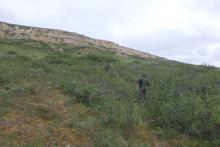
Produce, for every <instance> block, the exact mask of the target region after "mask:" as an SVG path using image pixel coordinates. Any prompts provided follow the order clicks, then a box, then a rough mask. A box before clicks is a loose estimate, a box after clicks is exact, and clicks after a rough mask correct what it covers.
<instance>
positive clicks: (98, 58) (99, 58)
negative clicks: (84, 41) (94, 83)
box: [85, 54, 117, 63]
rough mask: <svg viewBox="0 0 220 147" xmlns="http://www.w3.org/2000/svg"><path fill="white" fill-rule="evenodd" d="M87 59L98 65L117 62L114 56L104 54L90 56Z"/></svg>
mask: <svg viewBox="0 0 220 147" xmlns="http://www.w3.org/2000/svg"><path fill="white" fill-rule="evenodd" d="M85 58H86V59H89V60H91V61H95V62H98V63H114V62H116V61H117V59H116V58H114V57H113V56H112V55H102V54H88V55H87V56H86V57H85Z"/></svg>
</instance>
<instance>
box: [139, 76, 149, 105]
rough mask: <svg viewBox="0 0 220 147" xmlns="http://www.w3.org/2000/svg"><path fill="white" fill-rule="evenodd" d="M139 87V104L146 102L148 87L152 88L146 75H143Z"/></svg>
mask: <svg viewBox="0 0 220 147" xmlns="http://www.w3.org/2000/svg"><path fill="white" fill-rule="evenodd" d="M138 86H139V92H138V97H139V102H144V100H145V97H146V92H147V87H149V86H150V83H149V81H148V78H147V76H146V75H142V77H141V78H140V79H139V80H138Z"/></svg>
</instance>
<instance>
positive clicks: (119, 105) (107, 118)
mask: <svg viewBox="0 0 220 147" xmlns="http://www.w3.org/2000/svg"><path fill="white" fill-rule="evenodd" d="M104 99H105V100H104V102H103V104H102V105H101V106H100V110H101V111H104V113H105V115H103V116H102V118H101V119H102V122H103V123H104V124H106V125H107V126H108V125H117V126H118V127H120V128H123V129H132V128H133V127H134V126H135V124H137V123H138V122H139V120H140V117H141V114H140V109H139V107H138V105H137V104H136V103H134V102H128V101H119V100H117V99H115V98H104Z"/></svg>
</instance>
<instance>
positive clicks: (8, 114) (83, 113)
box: [0, 39, 220, 147]
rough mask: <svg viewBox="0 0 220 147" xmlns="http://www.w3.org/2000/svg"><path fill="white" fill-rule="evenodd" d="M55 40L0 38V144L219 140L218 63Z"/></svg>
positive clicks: (180, 143)
mask: <svg viewBox="0 0 220 147" xmlns="http://www.w3.org/2000/svg"><path fill="white" fill-rule="evenodd" d="M53 46H54V47H56V48H62V50H63V52H62V53H61V52H55V51H54V50H53V49H51V45H50V44H46V43H41V42H35V41H27V40H3V39H1V40H0V146H18V145H20V146H28V147H29V146H59V145H63V146H65V145H70V146H105V147H106V146H122V147H124V146H125V147H126V146H141V147H144V146H146V147H147V146H149V147H150V146H178V147H179V146H192V147H193V146H204V147H206V146H210V147H215V146H216V147H217V146H220V90H219V89H220V69H219V68H215V67H212V66H208V65H201V66H196V65H189V64H183V63H179V62H176V61H169V60H166V59H163V58H155V59H153V58H148V59H144V58H139V57H135V56H119V55H116V54H115V53H114V52H111V51H110V50H108V49H96V48H93V47H89V46H82V47H80V46H74V45H69V44H53ZM142 74H146V75H147V76H148V78H149V81H150V87H149V89H148V90H147V97H146V100H145V102H144V103H142V104H139V103H138V101H137V95H138V87H137V80H138V78H140V76H141V75H142Z"/></svg>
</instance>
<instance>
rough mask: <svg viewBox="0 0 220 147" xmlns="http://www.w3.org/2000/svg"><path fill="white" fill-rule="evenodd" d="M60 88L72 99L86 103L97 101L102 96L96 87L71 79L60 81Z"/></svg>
mask: <svg viewBox="0 0 220 147" xmlns="http://www.w3.org/2000/svg"><path fill="white" fill-rule="evenodd" d="M61 88H62V89H63V91H64V93H65V94H67V95H69V96H70V97H73V98H74V100H76V101H79V102H83V103H87V104H88V103H90V102H92V101H93V102H94V101H97V100H98V99H100V98H101V96H102V91H101V90H99V89H98V88H96V87H94V86H91V85H87V84H82V83H80V82H76V81H72V80H70V81H68V80H66V81H64V82H62V83H61Z"/></svg>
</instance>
